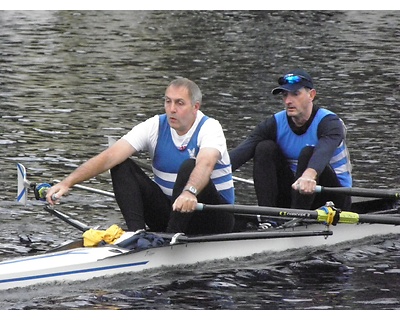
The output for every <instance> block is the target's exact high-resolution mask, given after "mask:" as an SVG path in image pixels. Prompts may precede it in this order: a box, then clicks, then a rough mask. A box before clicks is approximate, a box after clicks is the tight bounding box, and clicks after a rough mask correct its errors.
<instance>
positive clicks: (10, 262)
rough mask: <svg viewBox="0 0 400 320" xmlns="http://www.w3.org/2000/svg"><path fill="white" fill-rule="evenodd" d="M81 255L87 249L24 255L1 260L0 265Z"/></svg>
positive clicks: (85, 252)
mask: <svg viewBox="0 0 400 320" xmlns="http://www.w3.org/2000/svg"><path fill="white" fill-rule="evenodd" d="M70 254H72V255H75V254H77V255H81V254H84V255H86V254H88V252H87V251H82V252H81V251H79V252H60V253H55V254H52V255H50V256H32V257H26V258H22V259H15V260H10V261H2V262H0V265H5V264H13V263H20V262H26V261H30V260H32V261H33V260H40V259H49V258H53V257H56V256H64V255H70Z"/></svg>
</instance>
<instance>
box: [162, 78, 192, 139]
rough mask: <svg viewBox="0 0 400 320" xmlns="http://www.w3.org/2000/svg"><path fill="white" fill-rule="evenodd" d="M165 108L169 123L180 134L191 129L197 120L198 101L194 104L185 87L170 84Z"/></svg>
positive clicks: (166, 93)
mask: <svg viewBox="0 0 400 320" xmlns="http://www.w3.org/2000/svg"><path fill="white" fill-rule="evenodd" d="M164 108H165V112H166V114H167V117H168V123H169V125H170V126H171V128H173V129H175V130H176V131H177V132H178V134H179V135H183V134H185V133H187V132H188V131H189V129H190V128H191V127H192V125H193V123H194V121H195V120H196V114H197V110H198V109H199V105H198V103H196V104H195V105H192V101H191V99H190V96H189V92H188V90H187V89H186V88H185V87H176V86H170V87H168V88H167V90H166V92H165V100H164Z"/></svg>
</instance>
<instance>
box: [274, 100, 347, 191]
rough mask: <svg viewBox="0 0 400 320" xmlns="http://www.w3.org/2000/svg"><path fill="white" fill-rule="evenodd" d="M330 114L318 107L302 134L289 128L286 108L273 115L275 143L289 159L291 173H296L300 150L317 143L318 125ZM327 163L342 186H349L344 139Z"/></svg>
mask: <svg viewBox="0 0 400 320" xmlns="http://www.w3.org/2000/svg"><path fill="white" fill-rule="evenodd" d="M330 114H334V113H333V112H331V111H329V110H327V109H323V108H320V109H319V110H318V111H317V113H316V115H315V117H314V119H313V121H312V122H311V125H310V127H309V128H308V129H307V131H306V132H305V133H303V134H302V135H297V134H295V133H294V132H293V131H292V129H291V128H290V126H289V122H288V120H287V116H286V110H283V111H280V112H278V113H276V114H275V115H274V117H275V119H276V123H277V143H278V145H279V147H280V148H281V150H282V151H283V154H284V155H285V157H286V159H287V160H288V161H289V164H290V168H291V170H292V171H293V173H296V170H297V161H298V159H299V156H300V152H301V150H302V149H303V148H304V147H305V146H315V145H316V144H317V143H318V136H317V131H318V125H319V123H320V122H321V120H322V119H323V118H324V117H326V116H327V115H330ZM343 126H344V124H343ZM329 164H330V165H331V166H332V168H333V169H334V170H335V172H336V175H337V177H338V179H339V181H340V184H341V185H342V186H343V187H351V186H352V177H351V173H350V172H351V164H350V157H349V153H348V150H347V147H346V144H345V142H344V140H343V141H342V142H341V143H340V145H339V146H338V147H337V148H336V150H335V152H334V154H333V156H332V158H331V160H330V161H329Z"/></svg>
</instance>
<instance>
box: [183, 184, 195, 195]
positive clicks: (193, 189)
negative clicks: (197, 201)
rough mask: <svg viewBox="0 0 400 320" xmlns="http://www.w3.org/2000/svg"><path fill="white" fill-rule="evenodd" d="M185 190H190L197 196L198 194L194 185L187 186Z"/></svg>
mask: <svg viewBox="0 0 400 320" xmlns="http://www.w3.org/2000/svg"><path fill="white" fill-rule="evenodd" d="M183 191H189V192H190V193H191V194H194V195H195V196H197V189H196V188H195V187H193V186H188V187H185V189H183Z"/></svg>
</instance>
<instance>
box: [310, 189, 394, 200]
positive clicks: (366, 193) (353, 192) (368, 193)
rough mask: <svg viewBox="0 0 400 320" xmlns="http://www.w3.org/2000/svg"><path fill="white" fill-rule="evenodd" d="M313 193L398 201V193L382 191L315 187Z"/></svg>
mask: <svg viewBox="0 0 400 320" xmlns="http://www.w3.org/2000/svg"><path fill="white" fill-rule="evenodd" d="M315 192H324V193H336V194H345V195H350V196H360V197H367V198H368V197H370V198H385V199H400V191H396V190H384V189H368V188H350V187H323V186H316V187H315Z"/></svg>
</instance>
